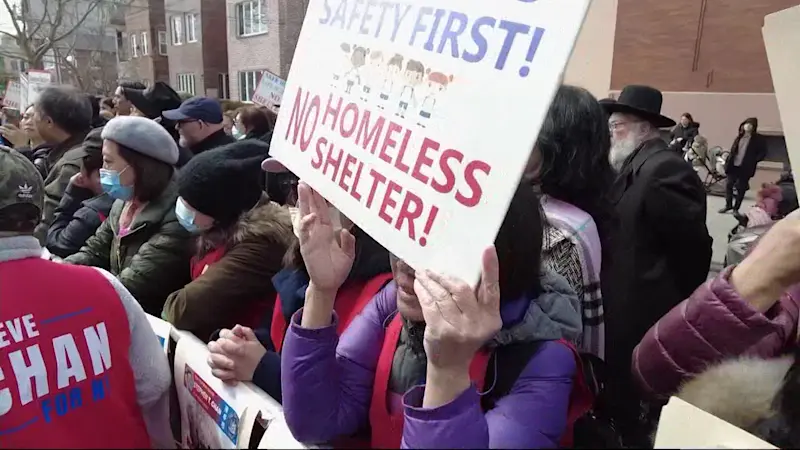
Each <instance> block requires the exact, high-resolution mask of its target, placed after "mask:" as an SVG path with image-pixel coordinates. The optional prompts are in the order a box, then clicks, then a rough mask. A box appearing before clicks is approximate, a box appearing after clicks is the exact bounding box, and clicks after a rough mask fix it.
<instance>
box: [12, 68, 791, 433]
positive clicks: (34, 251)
mask: <svg viewBox="0 0 800 450" xmlns="http://www.w3.org/2000/svg"><path fill="white" fill-rule="evenodd" d="M661 103H662V96H661V92H660V91H658V90H657V89H655V88H652V87H648V86H639V85H634V86H627V87H625V88H624V89H623V90H622V92H621V93H620V95H619V96H618V97H617V98H616V99H615V100H612V99H604V100H600V101H598V100H597V99H596V98H595V97H593V96H592V94H591V93H589V92H588V91H586V90H584V89H582V88H579V87H574V86H567V85H564V86H561V87H559V88H558V90H557V92H556V95H555V97H554V99H553V101H552V104H551V105H550V110H549V112H548V114H547V116H546V118H545V120H544V123H543V125H542V128H541V131H540V133H539V136H538V138H537V140H536V143H535V145H534V146H533V148H532V149H531V155H530V158H529V160H528V163H527V165H526V167H524V168H522V167H520V172H521V173H522V177H521V180H520V183H519V185H518V187H517V189H516V192H515V193H514V195H513V198H512V199H511V202H510V206H509V208H508V211H507V213H506V215H505V218H504V220H503V221H502V225H501V226H500V229H499V232H498V234H497V237H496V239H495V241H494V243H493V245H491V246H489V247H487V248H486V249H485V251H484V252H483V256H482V264H481V266H482V270H481V277H480V283H479V285H478V287H477V288H476V289H472V288H471V287H470V285H469V284H468V283H466V282H465V281H464V280H460V279H457V278H453V277H451V276H446V275H443V274H439V273H435V272H431V271H430V270H426V268H425V267H411V266H410V265H409V264H407V263H406V262H405V261H404V260H403V259H401V258H399V257H397V256H396V255H394V254H392V253H391V252H389V251H388V250H387V249H386V248H384V247H383V246H382V245H381V244H380V243H379V242H377V241H376V240H375V239H373V238H372V237H371V236H370V235H369V234H367V233H366V232H364V231H363V230H361V229H360V228H359V227H358V225H357V224H356V223H355V222H354V221H353V220H352V219H351V218H349V217H346V216H345V215H343V214H342V213H341V212H340V211H338V210H337V209H336V208H335V207H333V206H332V205H331V204H329V203H328V202H327V201H326V200H325V199H324V198H323V197H322V196H321V195H320V193H318V192H316V191H314V190H313V189H312V188H311V187H310V186H309V185H307V184H305V183H304V182H303V181H302V180H299V179H298V178H297V177H296V176H294V174H292V173H291V172H290V171H288V170H287V169H286V168H285V167H284V166H283V165H281V164H280V163H279V162H278V161H277V160H275V159H272V158H270V146H269V143H270V140H271V136H272V132H273V128H274V127H275V123H276V116H275V113H274V112H273V109H269V108H264V107H259V106H254V105H253V106H245V107H243V108H239V109H237V110H234V111H223V108H222V105H221V104H220V102H219V101H218V100H216V99H212V98H206V97H191V98H186V99H183V98H181V96H180V95H178V93H177V92H175V90H173V89H172V88H171V87H170V86H169V85H167V84H165V83H156V84H154V85H153V86H150V87H145V86H141V85H135V84H124V85H121V86H119V88H118V89H117V90H116V92H115V93H114V95H113V97H109V98H97V97H93V96H89V95H86V94H84V93H81V92H79V91H77V90H75V89H74V88H69V87H50V88H47V89H45V90H44V91H43V92H42V93H41V95H40V96H39V97H38V98H37V100H36V102H35V103H34V104H33V105H30V106H29V107H28V108H27V109H26V111H24V112H23V114H22V116H21V121H20V123H19V126H15V125H13V124H8V125H4V126H3V128H2V129H0V134H2V135H3V136H4V137H5V139H6V140H7V141H8V143H9V144H10V146H8V147H0V290H2V308H0V323H2V324H3V325H0V350H2V353H1V355H2V356H0V417H2V421H1V422H0V445H2V446H3V447H10V448H14V447H39V446H53V445H58V446H67V447H82V448H86V447H96V446H104V447H147V446H152V447H155V448H171V447H174V445H175V444H174V439H173V438H172V435H171V431H170V429H169V388H170V370H169V367H168V363H167V359H166V357H165V356H164V353H163V351H162V349H161V348H160V347H159V345H158V342H157V340H156V339H154V338H153V333H152V331H151V329H150V326H149V325H148V322H147V319H146V316H145V313H148V314H150V315H153V316H157V317H161V318H163V319H164V320H167V321H169V322H170V323H172V324H173V325H174V326H175V327H177V328H178V329H181V330H185V331H188V332H191V333H193V334H194V335H195V336H197V337H198V338H200V339H202V340H205V341H206V342H207V343H208V349H209V351H210V354H211V356H210V358H209V361H208V364H209V365H210V367H211V370H212V373H213V374H214V376H216V377H218V378H220V379H221V380H223V381H225V382H231V383H235V382H237V381H247V382H250V381H251V382H253V383H254V384H255V385H257V386H258V387H260V388H262V389H263V390H264V391H265V392H267V393H268V394H269V395H270V396H272V397H273V398H275V399H276V400H277V401H279V402H281V403H282V405H283V408H284V413H285V419H286V423H287V425H288V427H289V429H290V430H291V432H292V434H293V435H294V436H295V438H296V439H298V440H299V441H300V442H303V443H307V444H326V445H333V446H336V447H354V446H355V447H359V446H360V447H363V446H364V445H367V446H371V447H389V448H398V447H403V448H439V447H448V448H507V447H513V448H540V447H541V448H553V447H595V448H596V447H600V446H602V447H611V448H622V447H647V446H651V445H652V434H653V431H654V429H655V426H656V425H657V419H658V412H659V409H660V407H661V406H663V404H664V402H665V401H666V399H668V398H669V397H670V396H672V395H679V396H681V397H682V398H684V399H685V400H687V401H690V402H692V403H694V404H696V405H697V406H700V407H702V408H704V409H706V410H708V411H709V412H712V413H714V414H716V415H718V416H719V417H722V418H724V419H726V420H728V421H730V422H732V423H734V424H735V425H737V426H740V427H742V428H744V429H746V430H748V431H751V432H754V433H756V434H757V435H759V436H761V437H763V438H764V439H767V440H769V441H771V442H773V443H775V444H776V445H789V446H794V445H797V444H800V440H799V439H797V438H795V432H794V429H795V428H794V424H795V423H796V422H795V417H794V408H793V404H792V401H793V397H792V394H791V393H792V392H793V389H794V387H795V386H796V385H797V383H798V375H797V374H798V373H800V372H798V370H800V369H797V368H796V366H795V362H794V359H793V358H791V357H783V355H785V354H791V353H792V351H793V350H794V349H795V347H796V344H795V343H796V337H797V334H798V318H799V317H800V304H798V303H797V301H796V300H795V299H796V298H800V297H798V295H800V293H795V292H794V290H795V287H794V286H795V284H796V283H798V282H800V259H798V258H797V255H796V254H797V253H798V252H797V248H798V247H800V226H798V222H797V219H793V218H792V217H788V218H786V219H784V220H782V221H780V222H779V223H777V224H776V225H775V226H774V227H773V229H772V230H771V231H769V232H768V233H767V234H766V236H765V237H764V238H763V240H762V241H761V242H760V243H759V245H758V246H757V247H756V248H755V250H754V251H753V252H752V253H751V254H750V255H749V256H748V257H747V258H746V259H745V260H744V261H743V262H742V263H741V264H739V265H737V266H736V267H730V268H727V269H725V270H723V271H722V272H721V273H720V274H719V275H717V276H716V277H714V278H712V279H711V280H708V281H706V279H707V276H708V272H709V266H710V262H711V244H712V239H711V237H710V235H709V232H708V229H707V226H706V209H707V204H706V192H705V190H704V188H703V185H702V183H701V180H700V178H699V177H698V176H697V173H696V172H695V171H694V169H693V168H692V165H691V164H688V163H687V162H686V161H685V160H684V158H683V154H682V153H681V152H680V151H676V150H683V149H690V148H692V147H693V145H694V144H695V143H697V141H698V140H701V138H702V136H699V135H698V128H699V124H698V123H696V122H694V120H693V119H692V117H691V115H690V114H688V113H687V114H684V115H683V116H682V117H681V119H680V123H676V122H675V121H674V120H672V119H671V118H668V117H666V116H664V115H663V114H662V113H661ZM276 106H277V105H276ZM275 109H277V108H275ZM673 127H674V128H673ZM665 129H666V130H669V129H671V130H672V131H671V132H670V135H669V138H668V139H664V138H663V137H662V131H661V130H665ZM11 147H13V149H12V148H11ZM764 148H765V147H764V144H763V142H762V141H761V139H760V138H759V135H758V134H757V121H756V120H751V119H748V120H747V121H745V122H744V123H743V124H742V126H741V127H740V132H739V134H738V136H737V140H736V141H735V142H734V145H733V147H732V148H731V156H730V158H729V164H730V168H729V175H730V180H731V181H730V183H732V186H733V188H734V189H733V190H732V191H731V192H730V193H729V197H728V200H729V202H732V201H733V200H734V199H735V202H734V203H729V204H728V205H727V206H728V207H726V208H725V209H726V210H729V209H737V210H738V208H739V206H741V197H743V195H744V191H746V190H747V187H746V186H745V185H744V182H745V181H743V180H749V178H750V177H752V171H751V166H752V167H753V168H754V167H755V163H757V162H758V161H759V160H760V159H763V153H764V152H765V150H763V149H764ZM753 161H755V163H754V162H753ZM753 170H754V169H753ZM729 190H730V189H729ZM453 226H455V225H453ZM43 248H44V249H46V250H47V253H45V255H47V254H49V255H51V256H50V257H49V258H48V257H42V255H43ZM454 251H456V250H455V249H454ZM2 326H4V327H5V328H2ZM65 336H67V337H66V338H65ZM73 336H76V337H75V338H73ZM51 340H52V345H51V344H50V342H51ZM67 341H68V342H67ZM75 341H77V344H76V342H75ZM34 342H36V343H41V344H42V345H41V350H39V346H38V344H37V347H36V350H31V349H32V348H33V346H32V345H31V344H33V343H34ZM26 344H27V345H26ZM26 348H27V350H26V355H27V356H25V357H23V356H22V353H23V350H25V349H26ZM776 358H777V359H776ZM741 365H747V366H749V367H750V369H748V370H742V369H741ZM78 367H79V368H78ZM89 368H91V369H92V370H93V375H94V377H95V378H94V379H92V381H89V380H88V379H87V378H91V376H92V373H89V372H88V371H89V370H90V369H89ZM97 377H101V378H97ZM96 379H100V380H101V381H100V385H101V387H100V388H99V389H100V391H101V392H102V389H103V387H102V386H106V388H105V389H110V390H111V392H110V395H109V396H108V398H107V400H104V401H98V400H97V395H96V391H97V389H98V388H97V387H96V386H95V384H96V381H95V380H96ZM86 383H90V385H91V388H90V389H89V392H90V393H91V394H95V395H92V396H91V399H90V398H89V397H87V396H86V395H84V397H81V394H80V393H81V391H80V389H81V387H82V386H83V387H85V386H86ZM765 383H766V384H765ZM748 385H749V386H748ZM755 385H757V387H758V388H760V389H755V387H756V386H755ZM709 386H712V387H713V388H714V389H711V388H709ZM76 390H77V391H76ZM62 391H63V392H68V396H69V405H70V406H69V408H67V407H66V406H65V407H64V412H63V413H62V412H59V411H60V410H59V409H58V408H56V412H58V414H57V415H47V416H45V418H44V420H36V418H38V417H39V414H40V411H44V410H45V409H46V407H45V404H46V402H47V401H48V400H47V398H48V397H47V396H48V395H50V396H53V395H56V396H57V395H60V394H59V393H61V392H62ZM74 392H78V393H77V394H74ZM739 393H741V395H739ZM87 395H88V394H87ZM731 396H735V397H737V399H736V400H737V401H736V402H734V401H733V400H732V399H730V397H731ZM74 398H77V400H74ZM34 400H36V401H34ZM65 401H66V400H65ZM733 403H737V404H736V405H733ZM65 404H66V403H65ZM56 405H57V406H58V402H56ZM67 409H69V411H67ZM89 424H91V425H89Z"/></svg>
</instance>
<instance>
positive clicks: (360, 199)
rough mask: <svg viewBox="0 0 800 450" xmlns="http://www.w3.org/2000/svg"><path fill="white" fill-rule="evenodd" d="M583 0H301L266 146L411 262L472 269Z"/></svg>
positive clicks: (554, 81)
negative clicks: (297, 30) (301, 15)
mask: <svg viewBox="0 0 800 450" xmlns="http://www.w3.org/2000/svg"><path fill="white" fill-rule="evenodd" d="M588 3H589V0H516V1H511V0H509V1H504V2H487V1H485V0H462V1H459V2H452V1H450V0H412V1H407V2H394V1H388V2H381V3H380V4H378V3H376V2H363V3H358V4H357V5H356V6H355V7H353V6H352V4H351V5H350V6H348V2H347V1H346V0H312V1H311V2H310V4H309V7H308V12H307V14H306V19H305V22H304V24H303V29H302V32H301V35H300V39H299V42H298V45H297V49H296V51H295V56H294V59H293V61H292V67H291V72H290V74H289V79H288V81H287V84H286V93H285V94H284V98H283V101H282V104H281V108H280V110H281V112H280V115H279V118H278V123H277V125H276V128H275V133H274V135H273V139H272V147H271V150H270V154H271V155H272V156H273V157H275V158H276V159H277V160H279V161H280V162H281V163H283V164H284V165H285V166H286V167H288V168H289V169H290V170H291V171H293V172H294V173H295V174H297V175H298V176H299V177H300V178H301V179H303V180H305V181H306V182H308V183H309V184H310V185H311V186H312V187H313V188H314V189H316V190H318V191H319V192H320V193H321V194H322V195H323V196H324V197H325V198H326V199H327V200H328V201H330V202H331V203H333V204H334V205H335V206H336V207H337V208H338V209H339V210H340V211H341V212H342V213H343V214H344V215H346V216H347V217H349V218H350V219H351V220H353V221H354V222H355V223H356V224H358V226H359V227H360V228H362V229H363V230H365V231H366V232H367V233H368V234H369V235H371V236H372V237H373V238H375V239H376V240H378V241H379V242H380V243H381V244H382V245H383V246H384V247H386V248H387V249H389V250H390V251H391V252H392V253H394V254H395V255H397V256H399V257H400V258H403V259H405V260H406V261H407V262H408V263H409V264H410V265H411V266H413V267H416V268H423V267H424V268H426V269H431V270H434V271H439V272H444V273H448V274H451V275H455V276H459V277H461V278H463V279H465V280H467V281H470V282H477V279H478V273H479V269H480V264H481V253H482V252H483V250H484V249H485V248H486V247H487V246H488V245H490V244H491V243H493V242H494V239H495V235H496V234H497V230H498V229H499V228H500V225H501V223H502V221H503V219H504V217H505V213H506V210H507V209H508V205H509V202H510V200H511V197H512V195H513V193H514V191H515V190H516V188H517V185H518V182H519V179H520V176H521V174H522V171H523V169H524V167H525V165H526V162H527V160H528V157H529V155H530V152H531V149H532V148H533V146H534V143H535V139H536V136H537V134H538V132H539V128H540V126H541V122H542V120H543V118H544V116H545V115H546V113H547V110H548V108H549V105H550V101H551V100H552V97H553V94H554V92H555V89H556V87H557V85H558V83H559V80H560V79H561V76H562V73H563V71H564V67H565V65H566V63H567V60H568V59H569V56H570V53H571V51H572V47H573V45H574V43H575V40H576V37H577V34H578V31H579V30H580V28H581V23H582V22H583V19H584V16H585V14H586V11H587V7H588Z"/></svg>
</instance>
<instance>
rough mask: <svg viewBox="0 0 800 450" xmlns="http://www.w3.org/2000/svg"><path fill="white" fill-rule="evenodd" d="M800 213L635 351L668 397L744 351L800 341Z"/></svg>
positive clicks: (769, 352)
mask: <svg viewBox="0 0 800 450" xmlns="http://www.w3.org/2000/svg"><path fill="white" fill-rule="evenodd" d="M798 283H800V220H798V219H795V218H791V217H787V218H786V219H783V220H781V221H780V222H778V223H776V224H775V226H774V227H773V228H772V229H771V230H770V231H769V232H768V233H767V234H765V235H764V236H763V237H762V238H761V241H760V242H759V243H758V245H757V246H756V247H755V248H754V249H753V251H752V253H750V254H749V255H748V256H747V257H746V258H745V259H744V261H742V262H741V263H740V264H739V265H738V266H735V267H729V268H727V269H725V270H723V271H722V273H720V274H719V275H718V276H717V277H716V278H714V279H712V280H709V281H707V282H706V283H705V284H703V285H702V286H700V287H699V288H697V290H696V291H695V292H694V294H692V296H691V297H689V298H688V299H686V300H684V301H683V302H682V303H681V304H679V305H678V306H676V307H675V308H673V309H672V311H670V312H669V313H667V314H666V315H665V316H664V317H662V318H661V319H660V320H659V321H658V322H657V323H656V324H655V325H654V326H653V327H652V328H651V329H650V331H648V332H647V334H646V335H645V337H644V338H643V339H642V341H641V342H640V343H639V345H638V346H637V347H636V349H635V350H634V352H633V363H632V366H633V367H632V370H633V374H634V376H635V378H636V379H638V381H639V384H640V386H641V387H642V388H643V389H644V390H645V391H646V392H648V393H649V394H650V395H651V396H653V397H656V398H660V399H666V398H668V397H669V396H671V395H674V394H675V393H676V392H677V391H678V389H679V387H680V386H681V384H682V383H684V382H686V381H688V380H689V379H691V378H693V377H694V376H696V375H697V374H699V373H701V372H702V371H704V370H705V369H707V368H708V367H710V366H713V365H714V364H716V363H719V362H721V361H723V360H726V359H732V358H736V357H739V356H754V357H757V358H772V357H776V356H779V355H782V354H784V353H786V352H788V351H790V350H792V349H793V348H795V347H796V346H797V338H798V327H797V325H798V316H800V314H799V313H798V311H800V285H798Z"/></svg>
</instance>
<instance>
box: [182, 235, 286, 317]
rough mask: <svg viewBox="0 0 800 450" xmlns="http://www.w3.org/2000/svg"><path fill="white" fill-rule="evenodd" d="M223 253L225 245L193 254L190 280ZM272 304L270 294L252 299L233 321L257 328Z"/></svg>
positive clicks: (216, 260)
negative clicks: (198, 254)
mask: <svg viewBox="0 0 800 450" xmlns="http://www.w3.org/2000/svg"><path fill="white" fill-rule="evenodd" d="M225 253H227V249H226V248H225V247H219V248H216V249H214V250H212V251H210V252H208V253H206V254H205V255H204V256H203V257H202V258H198V257H197V256H193V257H192V260H191V261H190V263H189V270H190V273H191V275H192V281H194V280H196V279H198V278H200V275H203V273H205V271H206V270H207V269H208V267H210V266H211V265H212V264H214V263H216V262H218V261H219V260H221V259H222V258H223V257H224V256H225ZM272 304H273V302H272V296H271V295H268V296H265V298H264V299H262V300H258V301H253V304H252V305H251V306H250V307H249V308H245V310H244V312H242V315H241V317H239V318H238V319H237V320H236V321H235V323H238V324H241V325H244V326H246V327H250V328H257V327H258V326H259V325H260V324H261V321H262V320H263V318H264V316H265V315H267V312H268V311H269V308H271V307H272ZM233 325H234V324H229V326H228V328H231V327H233Z"/></svg>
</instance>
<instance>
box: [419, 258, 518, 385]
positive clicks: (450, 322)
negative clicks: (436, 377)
mask: <svg viewBox="0 0 800 450" xmlns="http://www.w3.org/2000/svg"><path fill="white" fill-rule="evenodd" d="M499 277H500V270H499V262H498V260H497V252H496V251H495V249H494V247H489V248H488V249H486V250H485V251H484V252H483V263H482V270H481V283H480V285H479V286H478V292H477V295H476V294H475V293H474V292H473V290H472V287H470V285H469V283H467V282H465V281H463V280H459V279H456V278H453V277H449V276H443V275H439V274H436V273H433V272H430V271H427V270H426V271H417V277H416V280H415V282H414V292H416V294H417V297H418V298H419V302H420V305H421V306H422V314H423V315H424V316H425V353H426V354H427V356H428V366H429V367H436V368H440V369H441V368H445V369H450V368H455V369H463V371H464V373H467V370H468V368H469V364H470V362H471V361H472V358H473V356H475V352H477V351H478V350H479V349H480V348H481V347H482V346H483V345H484V344H485V343H486V341H488V340H489V339H490V338H491V337H492V336H494V335H495V333H497V332H498V331H499V330H500V327H501V326H502V325H503V322H502V319H501V318H500V281H499V280H500V278H499Z"/></svg>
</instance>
